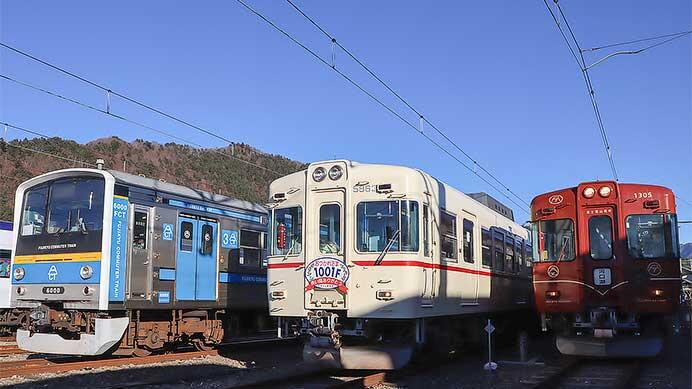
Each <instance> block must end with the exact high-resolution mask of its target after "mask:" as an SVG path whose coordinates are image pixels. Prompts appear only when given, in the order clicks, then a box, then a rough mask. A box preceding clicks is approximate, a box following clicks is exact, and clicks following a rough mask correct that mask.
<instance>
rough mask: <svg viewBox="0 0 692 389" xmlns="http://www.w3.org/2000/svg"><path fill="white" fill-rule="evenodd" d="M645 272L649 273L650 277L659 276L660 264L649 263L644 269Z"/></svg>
mask: <svg viewBox="0 0 692 389" xmlns="http://www.w3.org/2000/svg"><path fill="white" fill-rule="evenodd" d="M646 271H647V272H648V273H649V275H650V276H653V277H656V276H658V275H660V274H661V272H662V271H663V268H662V267H661V264H660V263H658V262H651V263H650V264H649V266H647V267H646Z"/></svg>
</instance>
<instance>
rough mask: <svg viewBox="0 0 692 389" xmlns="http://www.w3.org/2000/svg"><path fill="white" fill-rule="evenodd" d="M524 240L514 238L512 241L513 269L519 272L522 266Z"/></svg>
mask: <svg viewBox="0 0 692 389" xmlns="http://www.w3.org/2000/svg"><path fill="white" fill-rule="evenodd" d="M523 246H524V240H523V239H521V238H516V239H515V241H514V271H515V272H516V273H521V269H522V267H523V266H524V247H523Z"/></svg>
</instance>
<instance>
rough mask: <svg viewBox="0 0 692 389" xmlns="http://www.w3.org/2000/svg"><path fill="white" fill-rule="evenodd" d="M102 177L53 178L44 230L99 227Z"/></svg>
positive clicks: (102, 189)
mask: <svg viewBox="0 0 692 389" xmlns="http://www.w3.org/2000/svg"><path fill="white" fill-rule="evenodd" d="M103 192H104V180H103V178H93V177H77V178H64V179H59V180H55V181H54V182H53V183H52V184H51V186H50V198H49V201H48V223H47V224H46V232H47V233H49V234H56V233H57V234H61V233H63V232H80V233H83V234H88V233H89V232H90V231H100V230H101V229H102V225H103V197H104V194H103Z"/></svg>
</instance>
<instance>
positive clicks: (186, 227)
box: [180, 222, 195, 252]
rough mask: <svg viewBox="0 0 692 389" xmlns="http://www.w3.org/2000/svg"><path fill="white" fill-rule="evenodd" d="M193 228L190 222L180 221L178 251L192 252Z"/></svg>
mask: <svg viewBox="0 0 692 389" xmlns="http://www.w3.org/2000/svg"><path fill="white" fill-rule="evenodd" d="M194 232H195V231H194V228H193V226H192V223H190V222H182V223H180V251H187V252H192V239H193V237H194Z"/></svg>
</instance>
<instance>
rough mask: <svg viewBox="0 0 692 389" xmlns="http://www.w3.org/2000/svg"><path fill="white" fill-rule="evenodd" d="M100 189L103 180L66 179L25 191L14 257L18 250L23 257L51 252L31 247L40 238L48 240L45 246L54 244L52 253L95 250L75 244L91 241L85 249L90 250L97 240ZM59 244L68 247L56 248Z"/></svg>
mask: <svg viewBox="0 0 692 389" xmlns="http://www.w3.org/2000/svg"><path fill="white" fill-rule="evenodd" d="M104 187H105V182H104V180H103V178H99V177H70V178H61V179H57V180H54V181H50V182H47V183H43V184H39V185H37V186H34V187H33V188H30V189H28V190H27V191H26V192H25V193H24V202H23V208H22V217H21V225H20V226H19V240H18V243H19V245H18V247H17V250H18V254H20V253H19V250H20V249H24V250H22V251H25V252H26V253H27V254H28V253H29V252H32V251H37V250H40V251H45V250H46V249H51V247H48V248H46V247H40V246H37V245H35V244H32V243H31V242H36V243H38V242H39V241H40V240H41V238H42V237H43V238H49V240H48V241H47V242H50V243H53V244H55V245H56V246H55V247H54V248H55V249H61V248H63V249H64V248H70V249H75V250H73V251H82V250H80V249H85V250H92V249H95V248H96V247H78V246H79V244H78V243H80V242H84V243H86V241H92V242H91V243H92V244H88V245H87V246H93V244H94V243H96V242H100V240H101V238H100V237H101V230H102V229H103V202H104ZM89 235H92V236H91V237H89ZM93 235H97V236H93ZM87 237H89V238H87ZM63 241H64V242H68V241H69V242H70V244H69V245H68V246H69V247H68V246H66V247H63V246H61V245H59V244H58V243H62V242H63ZM22 243H24V244H22ZM98 250H99V251H100V249H98Z"/></svg>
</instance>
